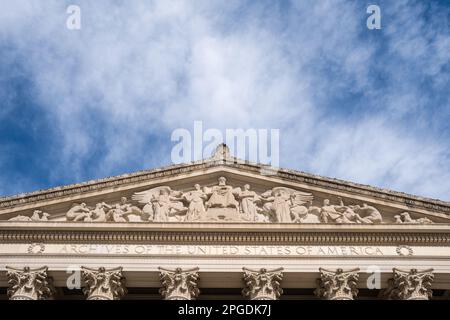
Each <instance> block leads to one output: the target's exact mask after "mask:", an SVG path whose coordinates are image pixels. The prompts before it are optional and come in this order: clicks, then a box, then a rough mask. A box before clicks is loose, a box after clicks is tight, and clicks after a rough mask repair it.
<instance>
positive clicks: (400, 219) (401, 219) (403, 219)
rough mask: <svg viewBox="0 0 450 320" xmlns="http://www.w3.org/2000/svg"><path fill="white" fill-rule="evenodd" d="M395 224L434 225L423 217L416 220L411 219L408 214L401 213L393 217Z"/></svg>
mask: <svg viewBox="0 0 450 320" xmlns="http://www.w3.org/2000/svg"><path fill="white" fill-rule="evenodd" d="M394 218H395V222H396V223H399V224H400V223H407V224H432V223H434V222H433V221H431V220H430V219H428V218H426V217H424V218H418V219H413V218H411V215H410V214H409V212H402V213H401V214H400V215H396V216H394Z"/></svg>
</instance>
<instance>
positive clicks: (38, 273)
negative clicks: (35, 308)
mask: <svg viewBox="0 0 450 320" xmlns="http://www.w3.org/2000/svg"><path fill="white" fill-rule="evenodd" d="M6 270H7V273H6V276H7V278H8V284H9V288H8V297H9V299H10V300H46V299H50V298H51V297H52V296H53V294H54V292H55V289H54V288H53V285H52V278H51V277H49V276H48V274H47V271H48V268H47V267H42V268H38V269H30V268H29V267H25V268H23V269H17V268H12V267H6Z"/></svg>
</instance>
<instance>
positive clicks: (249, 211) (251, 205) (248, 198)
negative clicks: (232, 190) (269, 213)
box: [239, 184, 261, 221]
mask: <svg viewBox="0 0 450 320" xmlns="http://www.w3.org/2000/svg"><path fill="white" fill-rule="evenodd" d="M239 199H240V200H241V211H242V213H243V214H244V216H245V217H246V218H247V219H248V220H249V221H259V220H261V219H259V218H258V216H259V214H258V212H257V207H256V204H255V202H256V201H258V200H259V199H260V197H259V196H258V195H257V194H256V192H255V191H251V190H250V185H249V184H246V185H244V191H241V192H240V193H239Z"/></svg>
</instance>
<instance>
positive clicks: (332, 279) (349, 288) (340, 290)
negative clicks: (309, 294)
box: [314, 268, 359, 300]
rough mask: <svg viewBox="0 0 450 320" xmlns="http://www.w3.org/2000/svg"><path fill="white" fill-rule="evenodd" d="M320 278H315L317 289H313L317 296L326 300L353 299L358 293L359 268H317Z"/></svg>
mask: <svg viewBox="0 0 450 320" xmlns="http://www.w3.org/2000/svg"><path fill="white" fill-rule="evenodd" d="M319 271H320V279H317V285H318V287H317V289H316V290H315V291H314V293H315V295H316V296H318V297H319V298H323V299H326V300H353V299H354V298H356V296H357V294H358V289H357V288H356V287H357V284H358V279H359V275H358V271H359V268H357V269H353V270H349V271H344V270H342V269H337V270H336V271H331V270H326V269H323V268H319Z"/></svg>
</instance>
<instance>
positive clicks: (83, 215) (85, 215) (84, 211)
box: [66, 202, 92, 222]
mask: <svg viewBox="0 0 450 320" xmlns="http://www.w3.org/2000/svg"><path fill="white" fill-rule="evenodd" d="M66 219H67V221H73V222H77V221H87V222H89V221H92V213H91V209H89V207H88V206H87V205H86V203H84V202H83V203H81V204H77V203H74V204H73V205H72V208H70V210H69V211H67V213H66Z"/></svg>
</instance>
